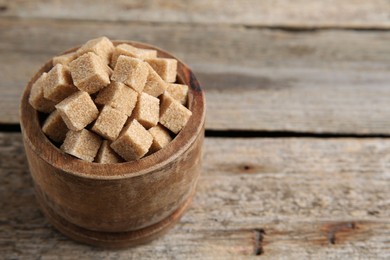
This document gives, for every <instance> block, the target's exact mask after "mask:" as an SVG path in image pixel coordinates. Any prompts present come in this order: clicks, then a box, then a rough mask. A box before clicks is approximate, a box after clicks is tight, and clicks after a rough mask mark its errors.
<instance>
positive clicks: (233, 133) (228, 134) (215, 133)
mask: <svg viewBox="0 0 390 260" xmlns="http://www.w3.org/2000/svg"><path fill="white" fill-rule="evenodd" d="M20 132H21V129H20V125H19V124H0V133H20ZM205 136H206V137H208V138H332V139H333V138H336V139H337V138H390V134H389V135H378V134H355V133H349V134H348V133H347V134H344V133H340V134H337V133H309V132H293V131H246V130H233V129H232V130H209V129H206V131H205Z"/></svg>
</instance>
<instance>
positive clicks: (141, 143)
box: [111, 119, 153, 161]
mask: <svg viewBox="0 0 390 260" xmlns="http://www.w3.org/2000/svg"><path fill="white" fill-rule="evenodd" d="M152 142H153V137H152V135H151V134H150V133H149V132H148V130H146V129H145V128H144V127H143V126H142V125H141V124H140V123H138V121H137V120H136V119H134V120H133V121H131V122H130V123H129V124H128V125H127V126H126V127H125V128H124V129H123V131H122V133H121V135H120V136H119V137H118V139H116V140H115V141H114V142H113V143H112V144H111V148H112V149H114V151H115V152H116V153H117V154H119V155H120V156H121V157H122V158H123V159H125V160H126V161H132V160H138V159H140V158H141V157H142V156H144V155H145V154H146V153H147V152H148V150H149V148H150V146H151V145H152Z"/></svg>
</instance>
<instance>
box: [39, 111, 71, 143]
mask: <svg viewBox="0 0 390 260" xmlns="http://www.w3.org/2000/svg"><path fill="white" fill-rule="evenodd" d="M42 131H43V132H44V133H45V134H46V135H47V136H48V137H49V138H50V139H51V140H53V141H54V142H57V143H61V142H63V141H64V140H65V136H66V133H67V132H68V128H67V127H66V124H65V122H64V120H62V117H61V115H60V112H58V111H57V110H54V111H53V112H52V113H51V114H50V115H49V116H48V117H47V118H46V120H45V123H43V126H42Z"/></svg>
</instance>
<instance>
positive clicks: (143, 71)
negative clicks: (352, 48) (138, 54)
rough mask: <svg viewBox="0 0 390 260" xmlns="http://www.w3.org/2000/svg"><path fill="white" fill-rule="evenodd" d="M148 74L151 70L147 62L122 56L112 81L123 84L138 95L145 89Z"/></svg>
mask: <svg viewBox="0 0 390 260" xmlns="http://www.w3.org/2000/svg"><path fill="white" fill-rule="evenodd" d="M148 73H149V70H148V67H147V65H146V64H145V62H143V61H142V60H140V59H137V58H131V57H127V56H124V55H121V56H119V58H118V61H117V63H116V65H115V68H114V72H113V73H112V75H111V79H112V80H115V81H116V82H123V83H125V84H126V85H128V86H129V87H131V88H133V89H134V90H135V91H137V92H138V93H141V92H142V90H143V89H144V87H145V83H146V79H147V77H148Z"/></svg>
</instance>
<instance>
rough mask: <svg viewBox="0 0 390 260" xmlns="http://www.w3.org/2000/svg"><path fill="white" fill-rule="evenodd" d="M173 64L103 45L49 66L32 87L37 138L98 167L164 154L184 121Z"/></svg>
mask: <svg viewBox="0 0 390 260" xmlns="http://www.w3.org/2000/svg"><path fill="white" fill-rule="evenodd" d="M176 74H177V60H175V59H168V58H159V57H157V51H156V50H152V49H140V48H136V47H134V46H132V45H129V44H119V45H117V46H114V45H113V43H112V42H111V41H110V40H109V39H108V38H106V37H100V38H97V39H92V40H90V41H88V42H87V43H85V44H84V45H83V46H81V47H80V48H79V49H78V50H77V51H75V52H72V53H68V54H65V55H61V56H57V57H54V58H53V67H52V68H51V70H50V71H48V72H47V73H43V74H42V75H41V76H40V77H39V78H38V79H37V80H36V82H35V83H34V84H33V85H32V88H31V93H30V97H29V102H30V104H31V106H32V107H33V108H34V109H36V110H38V111H40V112H43V113H47V114H49V113H50V114H49V115H48V116H47V118H46V119H45V121H44V123H43V126H42V131H43V132H44V133H45V134H46V136H47V137H49V138H50V139H51V140H52V141H53V142H55V143H56V144H58V145H60V148H61V150H63V151H64V152H66V153H68V154H71V155H73V156H75V157H77V158H80V159H83V160H86V161H89V162H93V161H94V162H98V163H119V162H123V161H132V160H138V159H140V158H142V157H143V156H145V155H149V154H151V153H154V152H156V151H158V150H160V149H162V148H163V147H165V146H166V145H167V144H168V143H169V142H170V141H171V140H172V138H173V137H174V136H175V135H176V134H178V133H179V132H180V130H181V129H182V128H183V127H184V126H185V125H186V123H187V121H188V120H189V118H190V117H191V115H192V113H191V111H190V110H189V109H188V108H187V107H186V104H187V95H188V86H187V85H183V84H176V83H175V81H176Z"/></svg>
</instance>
